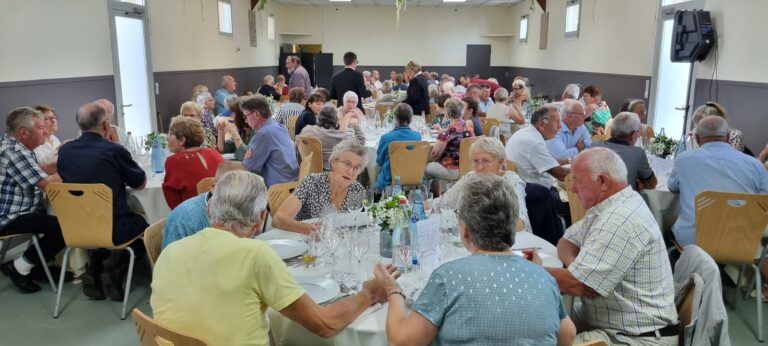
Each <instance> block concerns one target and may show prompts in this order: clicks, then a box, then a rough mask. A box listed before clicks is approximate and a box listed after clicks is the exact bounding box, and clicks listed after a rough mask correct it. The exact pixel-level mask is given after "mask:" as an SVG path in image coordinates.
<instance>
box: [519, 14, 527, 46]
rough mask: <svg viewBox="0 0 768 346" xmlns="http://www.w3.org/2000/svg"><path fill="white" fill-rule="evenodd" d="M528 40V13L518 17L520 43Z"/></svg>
mask: <svg viewBox="0 0 768 346" xmlns="http://www.w3.org/2000/svg"><path fill="white" fill-rule="evenodd" d="M527 42H528V15H527V14H526V15H524V16H522V17H520V43H527Z"/></svg>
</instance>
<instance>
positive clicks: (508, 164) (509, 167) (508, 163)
mask: <svg viewBox="0 0 768 346" xmlns="http://www.w3.org/2000/svg"><path fill="white" fill-rule="evenodd" d="M504 166H505V168H506V169H507V170H508V171H510V172H515V173H517V165H515V162H514V161H512V160H504Z"/></svg>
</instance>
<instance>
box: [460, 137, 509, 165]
mask: <svg viewBox="0 0 768 346" xmlns="http://www.w3.org/2000/svg"><path fill="white" fill-rule="evenodd" d="M478 151H484V152H486V153H488V154H489V155H491V157H492V158H493V159H494V160H505V159H506V158H507V155H506V152H505V151H504V145H503V144H501V141H499V140H498V139H496V138H494V137H486V136H483V137H479V138H478V139H477V140H475V142H474V143H472V146H471V147H469V157H470V158H472V157H474V156H475V154H476V153H477V152H478Z"/></svg>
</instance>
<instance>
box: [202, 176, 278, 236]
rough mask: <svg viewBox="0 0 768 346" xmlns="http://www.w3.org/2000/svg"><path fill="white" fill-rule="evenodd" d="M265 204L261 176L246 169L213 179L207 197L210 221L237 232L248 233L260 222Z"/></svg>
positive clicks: (265, 191) (265, 198)
mask: <svg viewBox="0 0 768 346" xmlns="http://www.w3.org/2000/svg"><path fill="white" fill-rule="evenodd" d="M266 207H267V187H266V185H264V179H262V178H261V177H260V176H258V175H256V174H254V173H251V172H247V171H231V172H227V173H224V175H222V176H221V177H219V178H218V179H216V187H215V188H214V189H213V196H212V197H211V199H210V200H209V201H208V216H209V218H210V219H211V224H219V225H223V226H225V227H227V228H230V229H231V230H234V231H236V232H237V233H238V234H239V235H249V234H250V233H251V230H252V229H253V226H254V225H258V224H259V223H260V222H261V213H262V211H264V209H266Z"/></svg>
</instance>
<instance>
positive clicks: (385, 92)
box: [376, 80, 397, 103]
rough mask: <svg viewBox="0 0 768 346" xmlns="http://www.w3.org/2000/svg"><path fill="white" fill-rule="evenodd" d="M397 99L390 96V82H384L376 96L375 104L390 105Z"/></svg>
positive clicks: (392, 95)
mask: <svg viewBox="0 0 768 346" xmlns="http://www.w3.org/2000/svg"><path fill="white" fill-rule="evenodd" d="M396 99H397V98H396V97H395V95H394V94H392V82H390V81H388V80H385V81H384V83H381V92H380V93H379V94H378V99H377V100H376V102H377V103H392V102H395V100H396Z"/></svg>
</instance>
